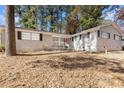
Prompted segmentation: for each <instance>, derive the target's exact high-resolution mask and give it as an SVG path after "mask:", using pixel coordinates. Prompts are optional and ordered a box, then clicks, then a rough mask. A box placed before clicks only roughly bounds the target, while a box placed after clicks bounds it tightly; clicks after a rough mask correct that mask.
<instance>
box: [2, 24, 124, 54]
mask: <svg viewBox="0 0 124 93" xmlns="http://www.w3.org/2000/svg"><path fill="white" fill-rule="evenodd" d="M15 32H16V50H17V52H27V51H38V50H54V49H71V50H77V51H80V50H81V51H91V52H99V51H104V50H105V49H107V50H108V51H111V50H122V41H121V38H122V36H124V34H123V32H122V31H121V29H120V28H119V27H118V26H117V25H116V24H115V23H113V24H108V25H101V26H97V27H94V28H91V29H88V30H85V31H81V32H79V33H76V34H73V35H67V34H57V33H52V32H44V31H39V30H31V29H21V28H16V31H15ZM0 44H3V45H4V44H5V28H4V27H0Z"/></svg>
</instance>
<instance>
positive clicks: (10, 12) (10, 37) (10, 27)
mask: <svg viewBox="0 0 124 93" xmlns="http://www.w3.org/2000/svg"><path fill="white" fill-rule="evenodd" d="M5 55H6V56H14V55H16V40H15V18H14V6H13V5H7V6H6V31H5Z"/></svg>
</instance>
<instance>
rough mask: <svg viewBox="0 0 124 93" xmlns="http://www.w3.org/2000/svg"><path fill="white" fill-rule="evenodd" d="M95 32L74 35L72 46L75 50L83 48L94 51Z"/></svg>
mask: <svg viewBox="0 0 124 93" xmlns="http://www.w3.org/2000/svg"><path fill="white" fill-rule="evenodd" d="M96 35H97V34H96V32H95V31H94V32H91V33H90V35H89V37H88V35H87V34H81V38H80V35H78V36H77V37H76V38H75V37H74V43H73V48H74V49H75V50H85V51H93V52H96V51H97V49H96V45H97V44H96V43H97V38H96Z"/></svg>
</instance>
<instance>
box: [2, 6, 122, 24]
mask: <svg viewBox="0 0 124 93" xmlns="http://www.w3.org/2000/svg"><path fill="white" fill-rule="evenodd" d="M120 7H124V5H121V6H120ZM114 14H115V11H112V12H110V13H107V16H106V17H105V19H107V20H112V21H113V19H114ZM18 19H19V18H17V17H16V18H15V21H16V22H17V21H18ZM0 25H5V6H3V5H0Z"/></svg>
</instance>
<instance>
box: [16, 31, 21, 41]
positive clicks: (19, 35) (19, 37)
mask: <svg viewBox="0 0 124 93" xmlns="http://www.w3.org/2000/svg"><path fill="white" fill-rule="evenodd" d="M17 36H18V40H21V39H22V38H21V37H22V35H21V32H20V31H18V35H17Z"/></svg>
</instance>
